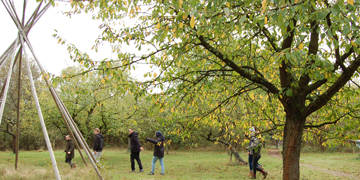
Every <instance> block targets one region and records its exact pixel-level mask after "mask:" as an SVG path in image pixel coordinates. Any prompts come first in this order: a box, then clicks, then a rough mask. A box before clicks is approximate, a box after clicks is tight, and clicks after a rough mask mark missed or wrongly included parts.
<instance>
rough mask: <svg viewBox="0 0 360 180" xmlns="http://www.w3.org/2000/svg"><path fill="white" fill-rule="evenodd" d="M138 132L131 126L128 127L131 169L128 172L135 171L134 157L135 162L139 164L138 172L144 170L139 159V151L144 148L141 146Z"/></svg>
mask: <svg viewBox="0 0 360 180" xmlns="http://www.w3.org/2000/svg"><path fill="white" fill-rule="evenodd" d="M138 134H139V133H138V132H136V131H134V129H133V128H130V129H129V138H130V147H131V155H130V161H131V171H130V172H136V171H135V161H134V160H135V159H136V162H137V163H138V165H139V169H140V171H139V172H144V170H143V167H142V164H141V160H140V151H142V150H144V148H143V147H142V146H141V144H140V141H139V137H138Z"/></svg>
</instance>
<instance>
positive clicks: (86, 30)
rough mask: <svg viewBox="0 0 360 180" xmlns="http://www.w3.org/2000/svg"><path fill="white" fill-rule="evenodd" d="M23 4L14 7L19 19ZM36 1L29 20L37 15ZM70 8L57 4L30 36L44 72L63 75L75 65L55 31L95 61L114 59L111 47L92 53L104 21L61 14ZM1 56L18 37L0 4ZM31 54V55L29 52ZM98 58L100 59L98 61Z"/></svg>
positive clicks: (31, 5) (32, 3) (17, 0)
mask: <svg viewBox="0 0 360 180" xmlns="http://www.w3.org/2000/svg"><path fill="white" fill-rule="evenodd" d="M22 5H23V1H19V0H16V1H15V6H16V9H17V12H18V14H19V16H21V14H22V12H21V11H22ZM37 5H38V3H36V1H35V0H30V1H28V7H27V11H26V18H25V19H26V20H27V19H28V18H29V17H30V15H31V14H32V13H33V12H34V10H35V8H36V6H37ZM69 9H70V3H65V2H58V6H55V7H50V8H49V9H48V10H47V12H46V13H45V14H44V15H43V16H42V17H41V18H40V20H39V21H38V23H37V24H35V26H34V27H33V28H32V29H31V31H30V33H29V35H28V37H29V39H30V42H31V43H32V46H33V48H34V50H35V54H36V56H37V57H38V59H39V60H40V62H41V63H42V66H43V67H45V69H46V70H47V71H48V72H50V73H52V74H56V75H60V73H61V70H62V69H63V68H65V67H67V66H70V65H74V64H75V63H74V62H72V61H71V60H70V57H69V54H68V51H67V50H66V48H67V46H66V45H60V44H58V43H57V42H58V40H56V39H55V38H54V37H52V35H53V34H55V30H54V29H56V30H57V31H58V34H59V35H60V36H61V37H63V38H65V39H66V40H68V41H69V42H70V43H73V44H75V45H76V46H77V47H78V48H79V49H80V50H81V51H82V52H86V53H88V54H90V55H91V56H92V58H95V59H96V60H100V59H104V58H110V57H111V56H112V54H111V49H110V47H109V46H107V47H106V46H105V47H101V48H100V51H99V53H95V52H94V51H91V50H90V49H91V47H92V45H94V41H95V39H96V38H97V37H98V35H99V34H100V33H101V31H100V30H99V28H98V27H99V25H100V24H101V21H95V20H92V18H91V15H89V14H80V15H74V16H72V17H71V18H69V17H66V16H65V15H63V14H62V12H64V11H68V10H69ZM0 23H1V27H2V28H0V53H1V54H3V53H4V51H5V50H6V49H7V48H8V47H9V46H10V44H11V43H12V42H13V41H14V40H15V38H16V36H17V32H18V31H17V28H16V26H15V24H14V22H13V21H12V19H11V18H10V15H9V14H8V12H7V11H6V9H5V7H4V5H3V4H2V3H0ZM27 53H28V54H29V53H30V52H29V51H27ZM97 58H98V59H97Z"/></svg>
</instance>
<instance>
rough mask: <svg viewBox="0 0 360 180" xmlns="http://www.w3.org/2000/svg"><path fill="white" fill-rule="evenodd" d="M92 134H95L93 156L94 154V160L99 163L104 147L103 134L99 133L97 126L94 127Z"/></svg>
mask: <svg viewBox="0 0 360 180" xmlns="http://www.w3.org/2000/svg"><path fill="white" fill-rule="evenodd" d="M94 134H95V138H94V147H93V150H94V156H95V160H96V162H97V163H99V162H100V158H101V152H102V150H103V147H104V136H103V135H102V134H101V133H100V129H99V128H95V129H94Z"/></svg>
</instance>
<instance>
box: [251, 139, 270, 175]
mask: <svg viewBox="0 0 360 180" xmlns="http://www.w3.org/2000/svg"><path fill="white" fill-rule="evenodd" d="M246 150H248V151H250V154H252V156H253V159H252V170H253V174H252V176H251V178H250V179H256V171H260V172H261V173H262V174H263V175H264V179H265V178H266V176H267V175H268V172H266V171H264V170H263V169H260V168H259V166H257V164H258V162H259V160H260V158H261V140H260V139H258V138H256V136H255V133H251V135H250V144H249V147H247V148H246Z"/></svg>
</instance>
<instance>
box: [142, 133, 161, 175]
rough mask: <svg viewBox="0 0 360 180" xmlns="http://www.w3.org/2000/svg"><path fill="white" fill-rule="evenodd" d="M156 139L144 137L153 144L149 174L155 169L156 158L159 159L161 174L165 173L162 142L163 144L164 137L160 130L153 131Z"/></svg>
mask: <svg viewBox="0 0 360 180" xmlns="http://www.w3.org/2000/svg"><path fill="white" fill-rule="evenodd" d="M155 135H156V137H157V139H156V140H154V139H150V138H146V140H147V141H149V142H151V143H153V144H155V146H154V157H153V160H152V163H151V172H150V173H149V175H154V171H155V163H156V161H157V160H159V162H160V166H161V175H165V166H164V161H163V158H164V144H165V137H164V135H163V134H161V132H160V131H156V133H155Z"/></svg>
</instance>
